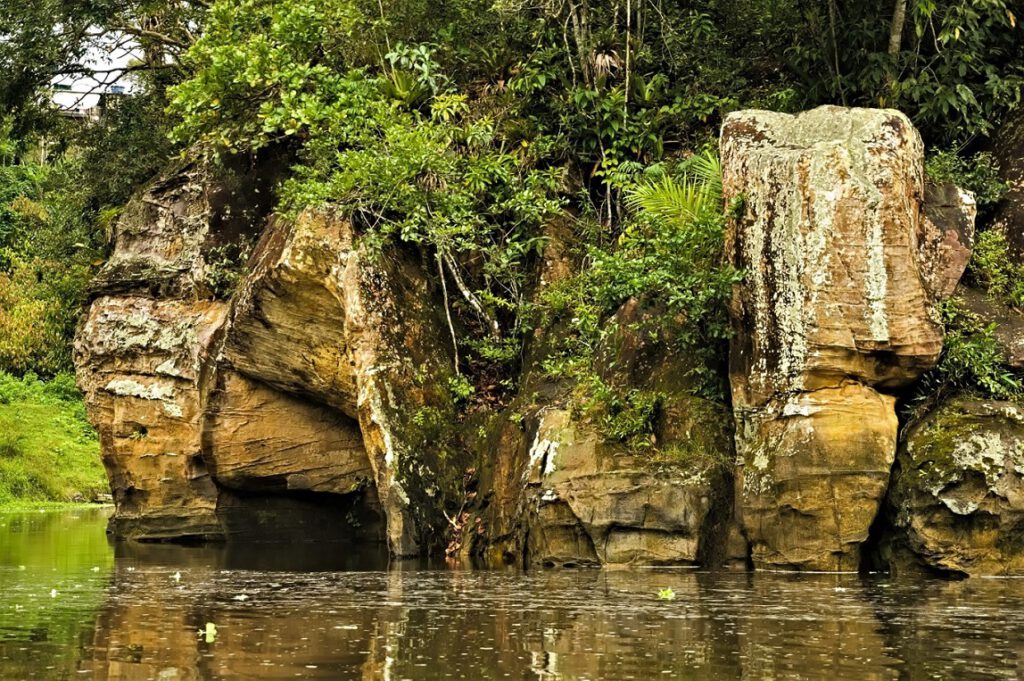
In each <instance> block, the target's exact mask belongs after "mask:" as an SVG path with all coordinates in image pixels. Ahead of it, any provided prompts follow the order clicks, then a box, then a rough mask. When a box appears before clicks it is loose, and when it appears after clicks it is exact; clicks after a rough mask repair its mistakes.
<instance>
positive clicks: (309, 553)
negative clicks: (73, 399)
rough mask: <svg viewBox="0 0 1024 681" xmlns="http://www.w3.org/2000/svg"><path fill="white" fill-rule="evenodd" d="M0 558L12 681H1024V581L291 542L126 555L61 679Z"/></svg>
mask: <svg viewBox="0 0 1024 681" xmlns="http://www.w3.org/2000/svg"><path fill="white" fill-rule="evenodd" d="M57 528H58V530H59V532H67V531H69V527H68V526H67V525H58V526H57ZM2 532H4V530H3V529H2V528H0V533H2ZM5 542H6V537H5V536H4V535H2V534H0V547H6V543H5ZM107 551H109V549H107ZM0 557H2V558H0V560H2V561H3V563H2V564H0V579H4V580H6V581H2V582H0V585H4V586H5V587H8V588H10V589H11V591H9V590H8V588H5V590H4V592H3V596H2V603H3V607H2V609H0V632H2V633H0V636H2V639H0V679H4V680H6V679H22V678H42V679H51V678H52V679H58V678H59V679H65V678H83V679H111V680H113V679H117V680H123V681H135V680H140V681H141V680H143V679H146V680H149V679H159V680H186V679H187V680H191V679H197V680H198V679H225V680H227V679H232V680H234V679H294V678H306V679H449V678H451V679H457V678H469V679H631V678H634V679H640V678H643V679H651V678H667V679H758V680H761V679H791V678H792V679H796V678H829V679H930V678H957V679H971V678H1022V677H1024V662H1022V657H1024V628H1022V627H1020V626H1019V625H1018V622H1020V621H1021V619H1022V615H1024V582H1022V581H1016V580H973V581H965V582H940V581H928V582H910V581H907V582H899V581H890V580H885V579H867V580H862V579H858V578H856V577H853V576H849V575H843V576H834V575H816V576H802V577H794V576H788V575H777V574H758V575H747V574H720V575H713V574H707V573H701V572H695V571H686V570H638V571H596V570H587V571H550V572H549V571H539V572H532V573H529V574H522V573H518V572H513V571H509V572H501V571H472V570H444V569H431V568H430V567H429V566H426V567H425V566H423V565H417V564H408V563H403V564H397V565H392V566H390V569H380V566H379V565H378V564H376V563H375V560H377V559H380V558H381V557H379V556H378V557H376V558H370V557H367V556H365V555H360V554H359V553H358V552H355V551H352V550H350V549H349V550H331V551H327V552H326V553H325V552H324V551H321V550H313V549H312V547H301V546H296V547H291V548H286V549H282V548H277V549H269V548H266V547H264V548H263V549H261V550H257V551H251V550H249V551H242V550H239V549H212V548H182V547H171V546H159V545H157V546H145V545H141V546H140V545H123V546H122V545H119V546H118V547H117V550H116V558H115V560H113V562H112V564H111V567H110V568H109V570H108V571H107V572H106V573H105V574H104V575H103V579H102V580H100V583H99V584H97V585H96V586H95V587H94V586H91V585H92V584H93V583H92V582H89V583H83V584H81V585H80V586H81V590H82V594H81V595H82V597H83V601H82V602H83V603H89V602H91V603H93V605H94V607H95V609H94V610H93V611H91V612H88V613H82V612H80V613H79V614H80V615H83V618H82V625H81V626H82V627H84V629H83V631H84V633H80V634H77V635H73V636H70V637H69V636H64V634H61V636H62V638H60V641H61V643H60V644H59V646H58V647H59V648H61V650H62V651H63V654H64V657H63V658H61V659H62V660H64V663H63V665H62V664H61V662H60V661H59V660H58V661H57V662H54V660H53V659H51V658H50V656H51V655H52V654H54V652H55V650H54V647H53V646H52V645H51V646H49V647H46V646H42V645H41V643H40V642H39V641H37V640H35V639H36V638H38V629H39V627H40V626H42V627H43V628H44V629H46V628H47V627H51V628H52V627H55V626H57V627H59V626H61V625H59V624H55V623H57V622H59V621H60V620H59V618H58V619H48V620H45V621H43V620H40V619H38V618H37V619H35V620H34V621H33V623H32V625H31V627H29V626H28V625H27V624H26V625H25V626H22V625H21V624H20V623H19V621H18V620H17V618H15V617H12V615H13V613H12V609H11V608H9V607H8V603H9V601H10V598H11V594H14V595H15V597H16V598H22V597H24V596H25V594H26V593H27V592H28V591H30V590H35V591H40V590H41V589H42V588H43V587H45V584H43V583H42V582H41V581H40V580H38V579H35V580H33V579H30V578H29V577H28V576H27V574H28V573H31V572H32V570H25V571H18V570H17V567H16V566H15V567H14V568H13V569H12V568H11V564H10V561H9V560H8V558H7V557H6V556H5V555H4V553H3V551H2V549H0ZM40 561H42V562H45V561H44V560H43V559H40ZM89 562H95V561H94V560H85V561H84V562H83V564H87V563H89ZM37 564H38V565H41V563H37ZM285 568H290V570H286V569H285ZM89 574H95V573H92V572H90V573H89ZM19 580H22V581H19ZM44 581H45V580H44ZM665 587H671V588H672V589H673V591H674V592H675V595H676V597H675V599H674V600H671V601H662V600H658V598H657V591H658V589H660V588H665ZM92 592H94V593H96V594H98V595H99V598H97V599H95V600H94V601H90V600H89V599H88V598H87V597H86V596H87V595H88V593H92ZM22 600H23V598H22ZM40 622H42V624H40ZM208 622H211V623H214V624H215V625H216V635H215V636H214V637H213V638H212V639H210V640H208V638H207V636H206V635H205V634H202V635H201V634H200V631H201V630H204V629H205V627H206V624H207V623H208ZM33 632H36V633H33ZM65 633H66V632H65ZM51 638H52V637H51ZM14 660H18V661H20V662H19V663H18V665H11V664H10V662H11V661H14ZM29 663H31V664H34V665H35V666H34V667H32V668H31V672H32V673H31V674H30V675H26V672H27V671H29V667H26V664H29ZM48 667H49V669H48Z"/></svg>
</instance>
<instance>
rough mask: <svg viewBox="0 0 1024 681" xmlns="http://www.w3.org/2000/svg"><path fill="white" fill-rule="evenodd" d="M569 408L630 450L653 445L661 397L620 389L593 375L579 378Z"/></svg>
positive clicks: (637, 390) (640, 449) (632, 389)
mask: <svg viewBox="0 0 1024 681" xmlns="http://www.w3.org/2000/svg"><path fill="white" fill-rule="evenodd" d="M577 378H578V382H577V384H576V389H575V390H574V392H573V396H572V397H573V406H574V407H575V409H576V410H577V411H578V413H579V414H580V415H582V416H585V417H586V418H589V419H590V420H591V421H592V422H593V423H594V425H596V426H597V427H598V429H599V430H600V431H601V433H602V435H604V436H605V437H606V438H607V439H609V440H612V441H615V442H621V443H623V444H625V445H626V446H627V447H628V448H629V449H630V450H632V451H644V450H650V449H652V448H653V447H654V446H655V444H656V443H655V438H654V430H655V425H656V422H657V417H658V413H659V409H660V407H661V402H662V399H663V398H664V396H663V395H662V394H661V393H659V392H656V391H652V390H642V389H639V388H631V389H626V390H624V389H620V388H617V387H615V386H612V385H609V384H608V383H606V382H605V381H603V380H602V379H601V378H600V377H599V376H597V375H596V374H594V373H586V374H582V375H579V376H578V377H577Z"/></svg>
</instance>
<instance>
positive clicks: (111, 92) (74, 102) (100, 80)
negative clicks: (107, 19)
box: [50, 47, 137, 121]
mask: <svg viewBox="0 0 1024 681" xmlns="http://www.w3.org/2000/svg"><path fill="white" fill-rule="evenodd" d="M134 58H137V55H135V54H134V52H133V50H132V49H131V48H120V49H117V50H113V48H111V49H110V50H107V49H103V48H102V47H94V48H92V49H91V50H89V52H88V53H87V54H86V55H85V58H84V59H83V63H84V65H85V66H87V67H89V68H94V69H96V71H97V73H98V74H102V76H100V75H96V76H92V77H77V78H67V77H65V78H56V79H54V81H53V82H52V83H51V84H50V99H51V100H52V101H53V103H54V104H55V105H56V106H57V108H58V109H59V110H60V112H61V115H63V116H66V117H68V118H77V119H81V120H87V121H96V120H99V117H100V115H101V114H102V112H103V110H104V109H105V108H106V107H107V106H108V105H109V103H110V99H111V98H112V97H114V98H116V97H119V96H122V95H126V94H130V93H131V91H132V83H131V80H130V78H128V77H127V76H125V75H121V76H120V77H116V78H113V79H112V78H111V75H112V74H111V72H110V70H111V69H120V68H124V67H125V66H127V65H128V64H129V63H131V61H132V60H133V59H134ZM113 75H114V76H116V75H117V74H113ZM105 81H110V82H105Z"/></svg>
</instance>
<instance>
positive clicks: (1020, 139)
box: [992, 111, 1024, 262]
mask: <svg viewBox="0 0 1024 681" xmlns="http://www.w3.org/2000/svg"><path fill="white" fill-rule="evenodd" d="M992 149H993V152H994V154H995V156H996V159H997V160H998V162H999V174H1000V177H1002V179H1003V180H1004V181H1006V182H1007V183H1008V184H1009V185H1010V187H1009V191H1008V192H1007V193H1006V195H1005V196H1004V197H1003V199H1002V201H1000V202H999V205H998V206H997V207H996V212H995V215H994V216H993V219H992V228H993V229H998V230H1001V231H1002V232H1004V233H1005V234H1006V237H1007V239H1008V240H1009V242H1010V246H1011V248H1012V249H1013V253H1014V255H1016V256H1017V259H1018V262H1024V113H1022V112H1020V111H1018V112H1016V114H1014V115H1011V116H1010V118H1009V119H1008V120H1007V121H1006V122H1005V123H1004V124H1003V125H1002V127H1001V128H1000V129H999V132H998V133H997V134H996V136H995V138H994V139H993V143H992Z"/></svg>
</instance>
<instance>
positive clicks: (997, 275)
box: [967, 229, 1024, 307]
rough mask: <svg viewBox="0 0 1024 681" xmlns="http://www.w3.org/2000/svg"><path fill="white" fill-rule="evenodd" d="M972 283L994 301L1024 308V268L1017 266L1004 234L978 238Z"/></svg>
mask: <svg viewBox="0 0 1024 681" xmlns="http://www.w3.org/2000/svg"><path fill="white" fill-rule="evenodd" d="M967 275H968V279H969V280H970V281H971V283H973V284H974V285H976V286H978V287H979V288H981V289H984V290H985V291H986V292H987V293H988V294H989V295H990V296H991V297H992V298H993V299H994V300H996V301H998V302H1000V303H1003V304H1005V305H1009V306H1011V307H1024V266H1021V265H1020V264H1018V263H1017V262H1015V260H1014V258H1013V255H1012V254H1011V253H1010V243H1009V241H1008V240H1007V238H1006V234H1004V233H1003V232H1002V231H1000V230H995V229H990V230H987V231H984V232H981V233H980V234H978V237H977V239H976V241H975V244H974V252H973V253H972V254H971V261H970V263H969V264H968V266H967Z"/></svg>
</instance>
